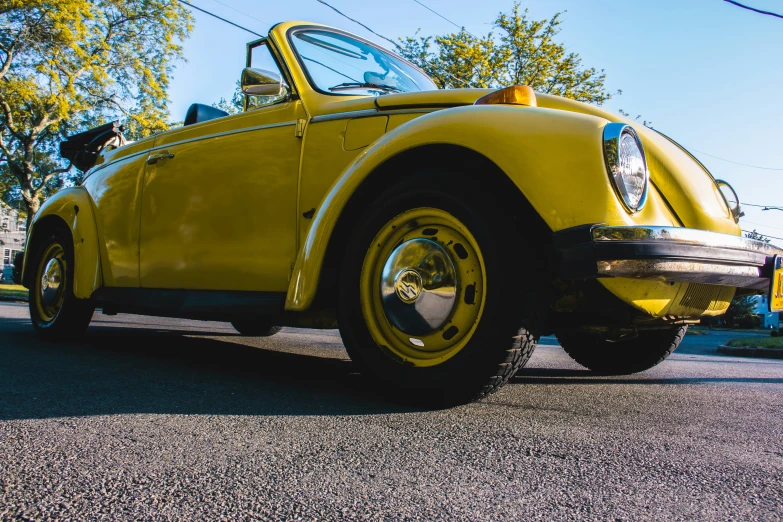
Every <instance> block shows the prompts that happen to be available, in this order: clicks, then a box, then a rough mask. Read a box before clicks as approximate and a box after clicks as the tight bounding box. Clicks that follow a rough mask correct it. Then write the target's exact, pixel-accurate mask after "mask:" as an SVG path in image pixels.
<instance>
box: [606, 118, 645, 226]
mask: <svg viewBox="0 0 783 522" xmlns="http://www.w3.org/2000/svg"><path fill="white" fill-rule="evenodd" d="M604 158H605V159H606V169H607V171H608V172H609V177H610V178H612V184H613V185H614V188H615V190H616V191H617V195H618V196H619V197H620V200H621V201H622V202H623V205H624V206H625V208H626V209H627V210H628V211H629V212H636V211H638V210H641V209H642V207H643V206H644V203H645V201H646V200H647V185H648V178H649V175H648V172H647V160H646V159H645V157H644V149H643V148H642V142H641V140H640V139H639V136H638V135H637V134H636V131H634V130H633V128H631V127H630V126H628V125H626V124H624V123H609V124H607V125H606V127H604Z"/></svg>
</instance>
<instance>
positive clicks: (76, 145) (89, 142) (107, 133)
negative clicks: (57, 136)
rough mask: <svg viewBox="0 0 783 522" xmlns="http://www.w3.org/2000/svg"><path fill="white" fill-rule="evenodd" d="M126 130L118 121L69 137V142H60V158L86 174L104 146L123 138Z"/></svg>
mask: <svg viewBox="0 0 783 522" xmlns="http://www.w3.org/2000/svg"><path fill="white" fill-rule="evenodd" d="M124 130H125V127H123V126H122V125H121V124H120V122H119V120H118V121H113V122H110V123H107V124H105V125H101V126H100V127H95V128H94V129H90V130H88V131H84V132H80V133H79V134H74V135H73V136H68V139H67V140H65V141H63V142H60V156H62V157H63V158H65V159H67V160H70V161H71V163H73V165H74V166H75V167H76V168H77V169H79V170H81V171H82V172H86V171H88V170H89V169H90V167H92V166H93V165H95V161H96V160H97V159H98V153H99V152H100V151H101V149H102V148H103V147H104V145H106V143H108V142H109V141H111V140H112V139H114V138H115V137H118V136H122V132H123V131H124Z"/></svg>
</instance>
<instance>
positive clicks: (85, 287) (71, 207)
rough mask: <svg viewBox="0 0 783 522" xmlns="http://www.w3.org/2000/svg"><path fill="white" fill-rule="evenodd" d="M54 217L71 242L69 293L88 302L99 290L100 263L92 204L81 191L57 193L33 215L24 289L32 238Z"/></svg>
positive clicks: (77, 189) (28, 269) (24, 271)
mask: <svg viewBox="0 0 783 522" xmlns="http://www.w3.org/2000/svg"><path fill="white" fill-rule="evenodd" d="M54 217H56V218H59V219H60V220H61V221H62V222H63V223H64V224H65V226H67V227H68V228H69V229H70V231H71V237H72V238H73V255H74V277H73V293H74V295H75V296H76V297H78V298H79V299H88V298H89V297H90V296H91V295H92V293H93V292H94V291H95V289H96V288H98V287H100V286H101V261H100V255H99V251H98V231H97V229H96V224H95V214H94V212H93V205H92V201H91V199H90V195H89V194H88V193H87V190H85V189H84V188H82V187H72V188H67V189H65V190H61V191H60V192H58V193H57V194H55V195H54V196H52V197H50V198H49V199H47V200H46V202H44V204H43V205H42V206H41V208H40V209H39V210H38V212H37V213H36V215H35V218H34V220H33V223H32V226H31V228H30V232H29V234H28V238H27V245H28V247H27V248H25V255H24V264H23V268H22V273H23V274H24V278H23V280H24V282H25V286H27V287H29V285H30V283H31V282H30V274H31V272H30V271H31V270H32V266H31V260H30V256H31V255H32V254H31V248H30V246H32V245H34V244H35V241H36V234H40V233H44V232H45V231H46V229H47V228H48V226H49V225H50V224H51V221H52V220H53V218H54Z"/></svg>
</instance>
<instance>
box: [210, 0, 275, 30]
mask: <svg viewBox="0 0 783 522" xmlns="http://www.w3.org/2000/svg"><path fill="white" fill-rule="evenodd" d="M212 1H213V2H217V3H218V4H220V5H222V6H225V7H228V8H229V9H231V10H232V11H236V12H237V13H239V14H241V15H245V16H247V17H248V18H252V19H253V20H256V21H258V22H261V23H262V24H266V25H269V26H271V25H272V24H270V23H269V22H266V21H264V20H261V19H260V18H256V17H255V16H253V15H251V14H247V13H246V12H244V11H240V10H239V9H237V8H236V7H232V6H230V5H228V4H224V3H223V2H221V1H220V0H212Z"/></svg>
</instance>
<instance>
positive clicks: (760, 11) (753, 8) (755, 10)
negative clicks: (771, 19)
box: [723, 0, 783, 18]
mask: <svg viewBox="0 0 783 522" xmlns="http://www.w3.org/2000/svg"><path fill="white" fill-rule="evenodd" d="M723 1H724V2H728V3H730V4H733V5H736V6H737V7H741V8H743V9H747V10H748V11H753V12H754V13H759V14H763V15H768V16H775V17H777V18H783V15H779V14H777V13H772V12H770V11H762V10H761V9H756V8H755V7H750V6H747V5H742V4H741V3H739V2H735V1H734V0H723Z"/></svg>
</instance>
